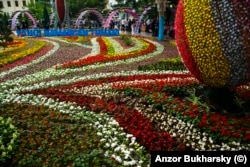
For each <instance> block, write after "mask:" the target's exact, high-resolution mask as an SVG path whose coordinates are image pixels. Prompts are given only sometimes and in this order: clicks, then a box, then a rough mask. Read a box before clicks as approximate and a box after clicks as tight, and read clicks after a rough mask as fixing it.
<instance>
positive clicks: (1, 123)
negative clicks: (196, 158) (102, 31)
mask: <svg viewBox="0 0 250 167" xmlns="http://www.w3.org/2000/svg"><path fill="white" fill-rule="evenodd" d="M15 40H17V41H19V42H18V43H15V46H13V47H15V49H13V47H8V48H7V49H5V50H0V56H1V55H4V56H5V57H4V59H0V65H1V66H0V133H1V137H0V163H2V164H4V165H5V166H32V167H33V166H39V167H40V166H75V167H80V166H98V167H99V166H111V167H113V166H119V167H120V166H143V167H144V166H150V161H151V159H150V158H151V157H150V152H151V151H190V150H199V151H202V150H204V151H209V150H214V151H219V150H221V151H225V150H230V151H234V150H235V151H239V150H242V151H249V150H250V100H249V99H250V98H249V97H250V87H249V86H250V84H246V85H241V86H238V87H235V88H232V91H233V92H235V94H234V96H235V102H236V104H237V105H238V108H237V111H234V112H233V113H228V112H219V111H216V108H214V107H213V106H211V105H210V104H209V103H208V102H207V100H206V93H205V92H206V90H207V88H206V85H203V84H201V83H199V81H198V80H197V79H196V78H194V77H193V76H192V75H191V74H190V73H189V71H187V70H186V68H185V66H184V65H183V63H182V60H181V58H180V56H179V55H178V50H177V48H176V45H175V42H174V41H173V40H166V41H162V42H158V41H155V39H153V38H145V37H138V36H137V37H135V36H134V37H130V36H128V37H124V36H120V37H95V36H93V37H88V38H83V37H53V38H52V37H50V38H49V37H48V38H25V37H22V38H20V39H19V38H16V39H15ZM27 46H29V47H28V48H30V49H29V50H27ZM3 52H5V54H3ZM12 52H14V54H12ZM24 53H26V54H24ZM3 60H4V61H3Z"/></svg>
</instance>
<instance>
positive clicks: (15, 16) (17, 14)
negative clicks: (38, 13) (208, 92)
mask: <svg viewBox="0 0 250 167" xmlns="http://www.w3.org/2000/svg"><path fill="white" fill-rule="evenodd" d="M22 13H24V14H25V15H27V16H28V17H29V19H30V20H31V21H32V22H33V28H36V26H37V24H36V20H35V19H34V17H33V16H32V14H31V13H30V12H29V11H17V12H16V13H15V14H14V16H13V17H12V22H11V29H12V30H15V23H16V20H17V18H18V16H19V15H20V14H22Z"/></svg>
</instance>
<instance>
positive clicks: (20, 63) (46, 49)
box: [0, 45, 54, 71]
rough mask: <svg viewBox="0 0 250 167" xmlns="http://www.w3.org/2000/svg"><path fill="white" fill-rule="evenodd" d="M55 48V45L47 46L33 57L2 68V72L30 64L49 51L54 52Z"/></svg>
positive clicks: (0, 68)
mask: <svg viewBox="0 0 250 167" xmlns="http://www.w3.org/2000/svg"><path fill="white" fill-rule="evenodd" d="M53 48H54V46H53V45H48V46H45V47H44V48H42V49H40V50H39V51H37V52H36V53H34V54H32V55H29V56H26V57H24V58H22V59H19V60H17V61H15V62H13V63H10V64H5V65H3V66H2V67H0V71H2V70H8V69H11V68H14V67H16V66H20V65H24V64H28V63H29V62H31V61H32V60H35V59H37V58H38V57H40V56H43V55H45V54H46V53H47V52H48V51H50V50H52V49H53Z"/></svg>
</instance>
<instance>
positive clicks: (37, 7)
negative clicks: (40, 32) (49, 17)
mask: <svg viewBox="0 0 250 167" xmlns="http://www.w3.org/2000/svg"><path fill="white" fill-rule="evenodd" d="M44 6H47V7H48V13H51V9H52V8H51V5H50V4H49V3H48V1H46V0H43V1H42V0H37V1H36V2H35V3H34V2H33V1H31V3H29V4H28V5H27V7H28V9H29V11H30V12H31V13H32V14H33V15H34V17H35V18H36V19H38V20H41V19H43V11H44Z"/></svg>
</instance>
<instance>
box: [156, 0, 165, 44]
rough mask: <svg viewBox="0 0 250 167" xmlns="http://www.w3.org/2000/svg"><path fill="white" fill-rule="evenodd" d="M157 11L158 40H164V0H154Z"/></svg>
mask: <svg viewBox="0 0 250 167" xmlns="http://www.w3.org/2000/svg"><path fill="white" fill-rule="evenodd" d="M155 3H156V4H157V10H158V12H159V31H158V41H163V40H164V12H165V10H166V0H155Z"/></svg>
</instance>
